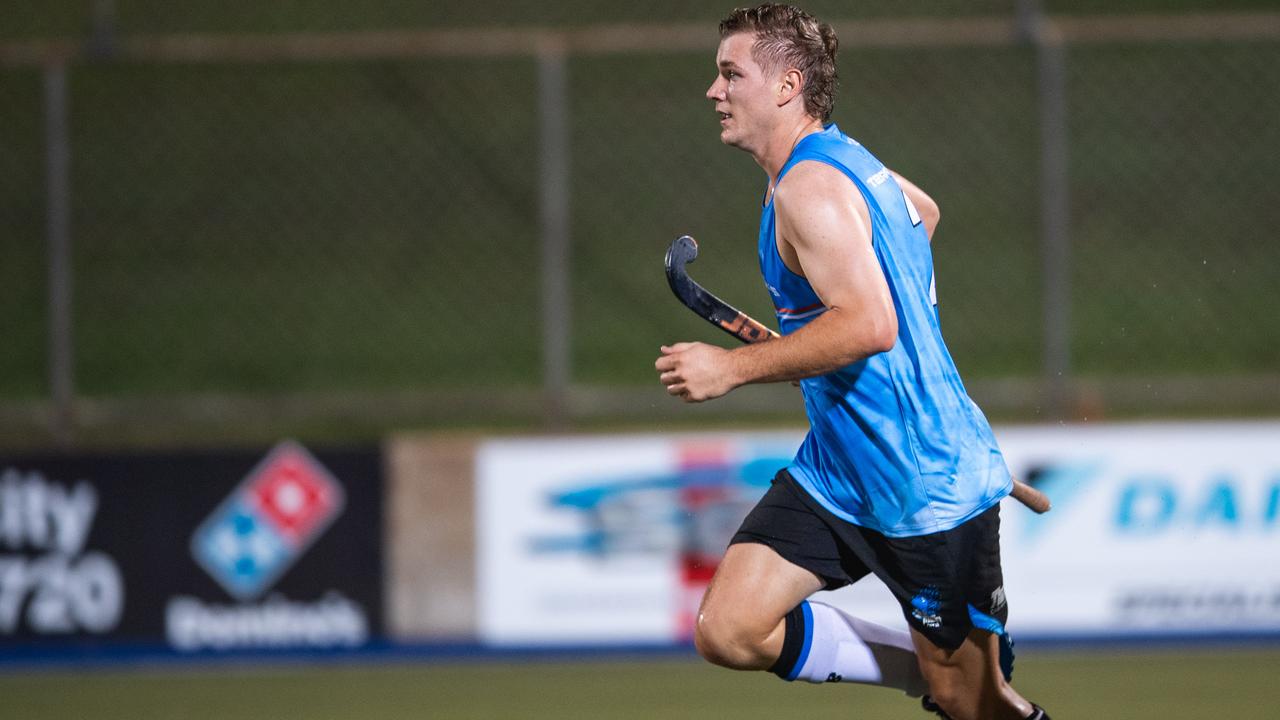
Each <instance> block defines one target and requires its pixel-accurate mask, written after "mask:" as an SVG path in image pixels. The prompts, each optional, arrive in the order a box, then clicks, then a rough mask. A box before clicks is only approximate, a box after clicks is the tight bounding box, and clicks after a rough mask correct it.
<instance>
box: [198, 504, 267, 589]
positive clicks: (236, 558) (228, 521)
mask: <svg viewBox="0 0 1280 720" xmlns="http://www.w3.org/2000/svg"><path fill="white" fill-rule="evenodd" d="M192 550H193V551H194V552H195V554H196V559H197V560H198V561H199V562H200V563H201V564H202V565H203V566H204V567H205V569H206V570H208V571H209V572H210V573H211V574H213V575H214V577H215V578H216V579H217V580H218V581H219V582H220V583H222V585H223V587H225V588H226V589H227V591H228V592H230V593H231V594H232V595H234V596H236V597H248V596H252V595H256V594H257V593H258V592H259V591H260V590H262V589H263V588H264V587H266V586H267V585H268V584H269V583H270V581H271V580H272V579H273V578H275V577H276V576H277V575H278V574H279V573H280V571H281V570H282V569H283V566H284V565H286V564H287V563H288V562H289V561H290V560H291V559H292V553H291V552H290V551H289V549H288V548H287V547H285V544H284V539H283V538H282V537H281V536H280V533H279V532H277V531H276V530H275V529H273V528H272V527H271V524H270V523H269V522H268V521H267V520H266V518H264V517H263V516H262V515H261V514H260V513H258V512H256V511H255V510H254V509H253V508H252V507H250V506H248V505H247V504H245V503H244V502H233V503H228V504H227V505H224V506H222V508H220V509H219V510H218V512H217V513H216V514H215V515H213V516H212V517H211V518H210V519H209V520H208V521H207V522H206V523H205V524H204V525H202V526H201V527H200V529H199V530H198V531H197V532H196V536H195V538H194V539H193V540H192Z"/></svg>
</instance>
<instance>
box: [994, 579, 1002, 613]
mask: <svg viewBox="0 0 1280 720" xmlns="http://www.w3.org/2000/svg"><path fill="white" fill-rule="evenodd" d="M1004 603H1005V598H1004V586H1003V585H1001V586H1000V587H998V588H996V589H995V590H992V591H991V612H993V613H998V612H1000V609H1001V608H1003V607H1004Z"/></svg>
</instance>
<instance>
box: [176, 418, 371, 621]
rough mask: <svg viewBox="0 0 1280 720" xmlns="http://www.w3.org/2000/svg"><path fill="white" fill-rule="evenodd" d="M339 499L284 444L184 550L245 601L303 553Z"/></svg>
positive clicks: (311, 463)
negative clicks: (189, 548)
mask: <svg viewBox="0 0 1280 720" xmlns="http://www.w3.org/2000/svg"><path fill="white" fill-rule="evenodd" d="M345 503H346V496H345V495H344V494H343V491H342V485H341V484H339V483H338V480H337V479H336V478H334V477H333V475H332V474H330V473H329V471H328V470H326V469H325V467H324V466H323V465H321V464H320V462H319V461H318V460H316V459H315V458H314V457H313V456H312V455H311V453H309V452H307V450H306V448H304V447H302V446H301V445H299V444H298V443H295V442H291V441H286V442H283V443H281V444H279V445H277V446H276V447H275V448H274V449H273V450H272V451H271V452H270V453H269V454H268V455H267V457H266V458H265V459H263V460H262V462H260V463H258V466H257V467H255V468H254V469H253V470H252V471H250V472H249V474H248V476H246V477H245V479H244V480H243V481H242V482H241V483H240V485H238V486H237V487H236V489H235V490H233V491H232V492H231V495H230V496H229V497H228V498H227V499H226V500H224V501H223V502H222V504H221V505H219V506H218V507H217V509H216V510H214V511H213V513H212V514H211V515H210V516H209V517H208V518H207V519H206V520H205V521H204V522H203V523H202V524H201V525H200V527H199V528H197V529H196V532H195V535H194V536H192V538H191V553H192V555H193V556H194V557H195V559H196V562H198V563H200V565H201V567H203V568H204V569H205V571H207V572H208V573H209V575H211V576H212V577H213V579H214V580H217V581H218V584H220V585H222V587H223V588H224V589H225V590H226V591H227V592H228V593H230V594H231V595H232V596H233V597H235V598H236V599H238V600H251V599H253V598H255V597H257V596H258V595H260V594H261V593H262V592H263V591H264V590H266V589H267V588H269V587H271V585H272V584H274V583H275V581H276V579H277V578H279V577H280V576H281V575H283V574H284V572H285V571H286V570H288V569H289V568H290V567H292V566H293V564H294V562H296V561H297V559H298V558H300V557H302V554H303V553H304V552H306V550H307V548H309V547H311V545H312V543H314V542H315V541H316V539H318V538H319V537H320V535H321V534H322V533H324V531H325V529H327V528H328V527H329V525H330V524H332V523H333V521H334V520H335V519H337V517H338V515H340V514H342V508H343V506H344V505H345Z"/></svg>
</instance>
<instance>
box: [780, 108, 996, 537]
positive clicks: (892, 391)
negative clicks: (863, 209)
mask: <svg viewBox="0 0 1280 720" xmlns="http://www.w3.org/2000/svg"><path fill="white" fill-rule="evenodd" d="M805 160H812V161H817V162H821V163H825V164H827V165H831V166H833V167H835V168H836V169H837V170H840V171H841V172H842V173H844V174H845V176H846V177H848V178H849V179H850V180H851V181H853V183H854V185H856V186H857V188H858V190H859V191H860V192H861V193H862V197H863V198H864V199H865V200H866V202H867V209H868V210H869V211H870V214H871V226H872V245H873V247H874V249H875V253H876V257H877V258H878V259H879V261H880V268H881V269H882V270H883V271H884V277H885V280H886V281H888V284H889V291H890V293H891V294H892V296H893V301H894V307H895V308H896V310H897V314H898V337H897V341H896V342H895V343H894V346H893V349H891V350H889V351H887V352H883V353H879V354H876V355H872V356H871V357H868V358H865V359H863V360H860V361H858V362H856V363H853V364H852V365H849V366H847V367H844V368H842V369H840V370H837V371H836V372H833V373H830V374H827V375H821V376H818V377H813V378H808V379H806V380H802V381H801V382H800V387H801V389H802V390H803V392H804V404H805V411H806V412H807V414H808V416H809V425H810V430H809V433H808V435H807V436H806V437H805V440H804V444H803V445H801V447H800V450H799V452H798V453H797V454H796V457H795V460H794V461H793V462H792V464H791V465H790V466H789V467H788V468H787V469H788V470H789V471H790V472H791V474H792V476H794V477H795V479H796V480H797V481H798V482H799V483H800V485H801V486H803V487H804V489H805V490H807V491H808V492H809V494H810V495H812V496H813V497H814V498H815V499H816V500H817V501H818V502H820V503H821V504H822V505H823V506H824V507H826V508H827V509H828V510H830V511H831V512H832V513H834V514H835V515H836V516H838V517H841V518H843V519H845V520H847V521H849V522H851V523H854V524H856V525H860V526H863V527H867V528H870V529H873V530H876V531H878V532H880V533H882V534H884V535H887V536H890V537H904V536H913V535H923V534H927V533H933V532H940V531H943V530H949V529H951V528H953V527H955V526H957V525H960V524H961V523H963V522H964V521H966V520H968V519H969V518H972V517H974V516H976V515H978V514H979V513H981V512H982V511H983V510H986V509H987V508H989V507H991V506H992V505H994V504H996V503H997V502H999V501H1000V499H1001V498H1003V497H1004V496H1005V495H1007V494H1009V491H1010V489H1011V488H1012V485H1013V481H1012V478H1011V476H1010V475H1009V470H1008V468H1007V467H1006V466H1005V462H1004V457H1003V456H1002V455H1001V454H1000V449H999V447H998V446H997V445H996V441H995V437H994V436H993V434H992V432H991V426H990V425H989V424H988V423H987V419H986V417H985V416H984V415H983V414H982V411H981V410H979V409H978V406H977V405H975V404H974V402H973V401H972V400H970V399H969V395H968V394H967V393H966V392H965V389H964V385H963V384H961V382H960V375H959V373H958V372H957V371H956V367H955V363H954V362H952V360H951V355H950V353H948V352H947V347H946V345H945V344H943V341H942V332H941V330H940V328H939V325H938V314H937V308H936V306H935V303H934V299H933V255H932V253H931V252H930V250H929V237H928V234H927V233H926V231H925V227H924V224H923V223H922V222H921V220H920V218H919V215H918V214H917V213H916V211H915V209H914V208H913V207H911V206H910V204H909V202H908V201H907V200H906V197H905V196H904V195H903V193H902V190H901V189H900V188H899V187H898V184H897V182H896V181H895V180H894V178H893V176H892V175H891V174H890V173H889V171H888V170H887V169H886V168H885V166H884V165H883V164H882V163H881V162H880V161H879V160H876V158H875V157H874V156H872V155H871V153H870V152H868V151H867V150H866V148H864V147H862V145H860V144H859V143H858V142H857V141H855V140H853V139H852V138H850V137H848V136H847V135H845V134H844V133H842V132H840V129H839V128H837V127H836V126H835V125H828V126H827V127H826V128H825V129H824V130H823V131H822V132H818V133H813V134H811V135H808V136H806V137H804V138H803V139H802V140H801V141H800V142H799V144H797V145H796V147H795V149H794V150H793V151H792V153H791V157H790V158H789V159H788V160H787V163H786V165H784V166H783V168H782V172H781V173H779V175H778V181H779V182H781V181H782V178H783V177H784V176H785V175H786V174H787V172H788V171H789V170H790V169H791V168H792V167H794V166H795V164H796V163H798V162H802V161H805ZM759 253H760V269H761V272H762V273H763V274H764V280H765V284H766V285H767V286H768V288H769V294H770V295H771V297H772V298H773V302H774V307H775V308H776V310H777V315H778V322H779V325H780V329H781V331H782V334H783V335H787V334H790V333H793V332H795V331H796V330H798V329H799V328H801V327H804V325H806V324H807V323H809V322H811V321H812V320H813V319H814V318H815V317H818V316H819V315H821V314H822V313H823V312H825V310H826V308H825V307H824V306H823V304H822V301H821V300H820V299H819V298H818V296H817V294H815V293H814V291H813V287H811V286H810V285H809V283H808V281H806V280H805V279H804V278H802V277H800V276H799V275H796V274H795V273H793V272H791V270H790V269H788V268H787V267H786V265H784V264H783V262H782V258H781V257H780V256H779V255H778V246H777V241H776V239H775V228H774V211H773V201H772V199H770V200H769V201H768V202H767V203H766V204H765V207H764V212H763V215H762V217H761V218H760V238H759Z"/></svg>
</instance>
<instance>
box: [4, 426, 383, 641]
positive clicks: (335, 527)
mask: <svg viewBox="0 0 1280 720" xmlns="http://www.w3.org/2000/svg"><path fill="white" fill-rule="evenodd" d="M381 505H382V470H381V460H380V457H379V453H378V450H377V449H376V448H370V449H362V450H336V451H320V452H316V453H314V454H313V453H312V452H311V451H309V450H308V449H306V448H304V447H303V446H302V445H300V444H297V443H294V442H284V443H281V444H280V445H278V446H276V447H275V448H274V449H271V450H270V451H268V452H201V453H194V452H187V453H171V454H110V455H107V454H103V455H85V454H76V455H54V456H42V457H11V458H2V459H0V647H4V646H8V647H11V648H23V647H26V648H47V649H54V648H67V649H69V650H85V649H93V648H95V647H102V648H109V647H110V646H111V645H113V644H130V645H145V646H153V645H156V644H165V645H167V646H168V647H170V648H172V649H173V650H177V651H183V652H187V651H198V650H258V649H290V648H294V649H308V648H315V649H319V648H343V647H355V646H359V645H363V644H365V643H366V642H368V641H369V640H370V639H372V638H373V637H375V636H377V635H379V634H380V633H381V607H382V572H381V550H380V543H381V516H382V508H381Z"/></svg>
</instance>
